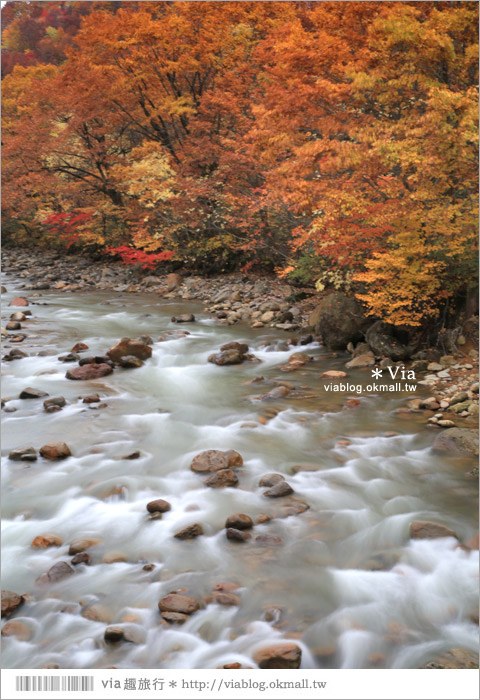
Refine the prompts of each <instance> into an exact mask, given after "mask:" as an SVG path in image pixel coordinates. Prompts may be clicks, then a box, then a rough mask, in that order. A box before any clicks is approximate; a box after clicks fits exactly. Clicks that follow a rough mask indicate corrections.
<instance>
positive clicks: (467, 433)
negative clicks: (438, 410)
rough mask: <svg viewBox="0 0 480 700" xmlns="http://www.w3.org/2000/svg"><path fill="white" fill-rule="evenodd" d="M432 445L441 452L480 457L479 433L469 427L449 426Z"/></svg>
mask: <svg viewBox="0 0 480 700" xmlns="http://www.w3.org/2000/svg"><path fill="white" fill-rule="evenodd" d="M432 447H433V449H434V450H438V451H439V452H450V453H451V454H453V455H472V456H474V457H478V433H477V431H476V430H468V429H467V428H448V430H444V431H443V432H442V433H440V434H439V435H437V436H436V437H435V440H434V441H433V445H432Z"/></svg>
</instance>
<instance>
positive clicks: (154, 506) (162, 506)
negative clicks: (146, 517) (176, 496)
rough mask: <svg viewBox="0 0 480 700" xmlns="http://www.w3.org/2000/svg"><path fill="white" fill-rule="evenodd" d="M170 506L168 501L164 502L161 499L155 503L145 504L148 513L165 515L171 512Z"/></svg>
mask: <svg viewBox="0 0 480 700" xmlns="http://www.w3.org/2000/svg"><path fill="white" fill-rule="evenodd" d="M171 508H172V506H171V505H170V503H169V502H168V501H164V500H163V498H157V499H156V500H155V501H150V503H147V510H148V512H149V513H166V512H167V511H169V510H171Z"/></svg>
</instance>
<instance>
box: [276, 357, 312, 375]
mask: <svg viewBox="0 0 480 700" xmlns="http://www.w3.org/2000/svg"><path fill="white" fill-rule="evenodd" d="M312 359H313V358H312V357H310V355H307V353H306V352H294V353H293V354H292V355H290V357H289V358H288V362H287V363H286V364H285V365H280V369H281V370H282V371H283V372H293V371H294V370H296V369H298V368H299V367H303V366H304V365H306V364H307V363H308V362H311V361H312Z"/></svg>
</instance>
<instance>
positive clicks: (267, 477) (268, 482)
mask: <svg viewBox="0 0 480 700" xmlns="http://www.w3.org/2000/svg"><path fill="white" fill-rule="evenodd" d="M280 481H285V477H284V476H283V474H264V475H263V476H262V477H261V479H260V481H259V482H258V485H259V486H275V484H278V483H279V482H280Z"/></svg>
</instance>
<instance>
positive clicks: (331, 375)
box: [320, 369, 348, 379]
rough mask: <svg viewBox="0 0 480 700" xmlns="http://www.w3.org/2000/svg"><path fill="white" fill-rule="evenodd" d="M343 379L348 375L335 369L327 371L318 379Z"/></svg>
mask: <svg viewBox="0 0 480 700" xmlns="http://www.w3.org/2000/svg"><path fill="white" fill-rule="evenodd" d="M344 377H348V374H347V373H346V372H341V371H340V370H336V369H329V370H328V371H327V372H323V373H322V374H321V375H320V379H343V378H344Z"/></svg>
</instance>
